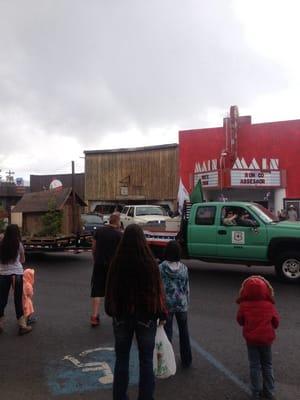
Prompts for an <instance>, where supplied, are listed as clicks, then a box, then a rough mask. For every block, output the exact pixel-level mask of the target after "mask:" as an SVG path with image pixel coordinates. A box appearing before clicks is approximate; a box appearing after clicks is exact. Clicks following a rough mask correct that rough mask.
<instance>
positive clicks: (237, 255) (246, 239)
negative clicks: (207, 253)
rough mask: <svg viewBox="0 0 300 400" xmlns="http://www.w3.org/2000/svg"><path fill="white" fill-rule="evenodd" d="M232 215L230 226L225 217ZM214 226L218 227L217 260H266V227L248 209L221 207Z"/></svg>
mask: <svg viewBox="0 0 300 400" xmlns="http://www.w3.org/2000/svg"><path fill="white" fill-rule="evenodd" d="M230 213H231V214H230ZM232 214H234V215H235V216H236V217H235V218H234V219H231V222H232V224H229V222H228V218H227V217H228V215H232ZM245 216H246V218H245ZM224 219H225V221H226V222H225V221H224ZM229 221H230V218H229ZM251 221H252V224H253V225H256V226H252V225H251ZM227 223H228V224H227ZM216 224H217V225H218V226H217V255H218V258H223V259H226V258H229V259H233V260H247V259H249V260H265V259H266V254H267V230H266V227H265V225H264V224H263V223H262V222H261V221H260V220H259V219H258V218H257V216H256V215H254V214H253V213H251V212H250V211H249V210H248V209H246V208H243V207H230V206H229V207H228V206H224V207H222V210H221V216H220V218H219V220H217V221H216Z"/></svg>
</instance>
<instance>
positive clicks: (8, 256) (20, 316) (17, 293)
mask: <svg viewBox="0 0 300 400" xmlns="http://www.w3.org/2000/svg"><path fill="white" fill-rule="evenodd" d="M24 262H25V254H24V247H23V245H22V242H21V234H20V230H19V227H18V226H17V225H14V224H12V225H8V227H7V228H6V230H5V233H4V236H3V238H2V240H0V333H1V332H2V331H3V327H4V310H5V307H6V305H7V300H8V295H9V290H10V288H11V287H13V288H14V302H15V310H16V317H17V320H18V325H19V334H20V335H24V334H25V333H29V332H30V331H31V327H30V326H27V324H26V319H25V317H24V312H23V305H22V296H23V265H22V264H23V263H24Z"/></svg>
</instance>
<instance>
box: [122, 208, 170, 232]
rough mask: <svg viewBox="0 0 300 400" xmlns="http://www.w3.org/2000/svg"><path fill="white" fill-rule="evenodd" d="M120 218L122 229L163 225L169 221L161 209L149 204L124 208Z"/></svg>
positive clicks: (164, 211)
mask: <svg viewBox="0 0 300 400" xmlns="http://www.w3.org/2000/svg"><path fill="white" fill-rule="evenodd" d="M120 218H121V226H122V227H123V228H126V226H128V225H130V224H139V225H144V224H151V225H165V223H166V221H169V220H170V219H171V218H170V217H169V216H168V214H167V212H166V210H165V209H164V208H163V207H161V206H157V205H149V204H147V205H130V206H125V207H124V208H123V210H122V211H121V214H120Z"/></svg>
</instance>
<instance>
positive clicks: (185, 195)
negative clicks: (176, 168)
mask: <svg viewBox="0 0 300 400" xmlns="http://www.w3.org/2000/svg"><path fill="white" fill-rule="evenodd" d="M185 200H187V201H190V195H189V192H188V191H187V190H186V188H185V186H184V184H183V183H182V180H181V178H180V181H179V188H178V195H177V201H178V211H179V213H180V214H181V213H182V208H183V203H184V201H185Z"/></svg>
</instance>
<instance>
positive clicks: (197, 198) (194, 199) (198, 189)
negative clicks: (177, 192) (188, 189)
mask: <svg viewBox="0 0 300 400" xmlns="http://www.w3.org/2000/svg"><path fill="white" fill-rule="evenodd" d="M203 201H204V198H203V191H202V183H201V179H199V181H198V182H197V185H196V186H195V187H194V190H193V191H192V193H191V203H193V204H194V203H203Z"/></svg>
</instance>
